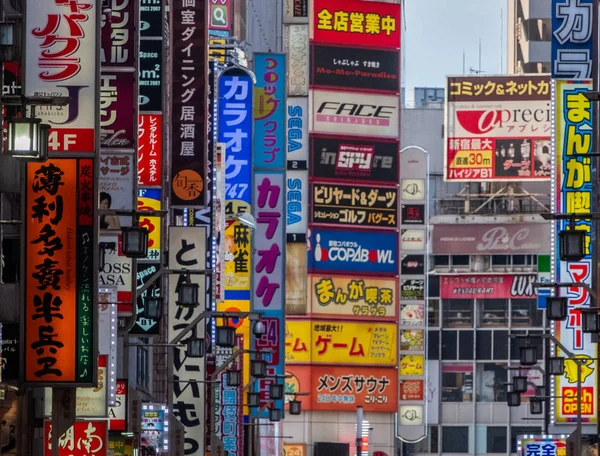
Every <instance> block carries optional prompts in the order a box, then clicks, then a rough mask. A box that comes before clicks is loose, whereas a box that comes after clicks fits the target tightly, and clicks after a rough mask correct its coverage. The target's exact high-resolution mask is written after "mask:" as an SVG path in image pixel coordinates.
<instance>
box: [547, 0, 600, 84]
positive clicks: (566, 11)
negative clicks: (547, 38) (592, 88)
mask: <svg viewBox="0 0 600 456" xmlns="http://www.w3.org/2000/svg"><path fill="white" fill-rule="evenodd" d="M593 8H594V7H593V0H552V56H551V59H552V61H551V66H552V68H551V72H552V77H553V78H555V79H589V78H591V77H592V49H593V37H592V35H593V33H592V31H593V27H594V23H595V21H594V15H593Z"/></svg>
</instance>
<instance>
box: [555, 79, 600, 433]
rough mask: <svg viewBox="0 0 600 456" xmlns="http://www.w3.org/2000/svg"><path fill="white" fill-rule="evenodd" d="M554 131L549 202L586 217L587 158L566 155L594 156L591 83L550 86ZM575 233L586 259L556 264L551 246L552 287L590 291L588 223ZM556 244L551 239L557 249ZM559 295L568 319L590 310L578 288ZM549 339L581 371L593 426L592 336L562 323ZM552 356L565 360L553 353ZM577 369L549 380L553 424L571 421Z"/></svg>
mask: <svg viewBox="0 0 600 456" xmlns="http://www.w3.org/2000/svg"><path fill="white" fill-rule="evenodd" d="M554 84H555V88H556V91H555V97H556V102H555V110H556V112H555V115H556V123H555V132H554V143H555V148H556V161H555V171H554V177H555V179H554V181H555V182H556V183H557V185H556V191H557V195H556V197H555V198H553V199H552V201H553V204H554V206H553V207H552V212H553V213H573V212H575V213H590V212H591V207H590V202H591V201H592V185H593V184H592V160H591V159H590V158H589V157H585V156H579V157H575V156H572V154H574V153H576V154H579V155H585V154H589V153H592V152H595V151H596V149H595V144H594V140H593V125H594V122H595V119H594V118H593V113H592V103H591V102H590V101H589V100H588V99H587V98H586V97H585V96H584V93H585V92H588V91H590V90H592V81H580V82H574V81H555V82H554ZM568 223H569V222H568V221H566V220H563V221H559V222H556V229H557V233H559V232H561V231H563V230H566V229H568ZM576 229H578V230H583V231H585V232H586V249H587V255H586V256H585V258H583V259H582V260H581V261H570V262H565V261H560V258H559V256H558V252H559V251H560V247H561V246H560V245H556V246H555V249H554V254H555V255H556V257H555V258H554V260H555V261H556V263H555V264H556V272H557V277H556V281H557V282H581V283H585V284H586V285H588V286H590V287H591V286H592V270H593V269H592V258H593V252H592V243H591V230H592V220H589V219H588V220H581V219H580V220H577V221H576ZM558 243H559V241H558V240H557V244H558ZM561 294H562V296H566V297H567V298H568V301H567V305H568V311H567V312H568V314H569V315H573V314H577V313H578V309H581V308H585V307H590V305H591V302H592V299H591V297H590V295H589V293H588V292H587V290H585V289H584V288H575V287H573V288H562V289H561ZM555 335H556V337H557V338H558V339H559V340H560V342H561V343H562V344H563V345H564V346H565V348H567V349H568V350H570V351H571V352H572V353H574V354H575V356H577V357H578V358H580V359H581V360H582V361H581V363H582V364H583V365H582V367H581V381H582V390H581V402H582V405H581V412H582V417H583V419H584V420H585V421H586V422H589V423H596V421H597V414H598V413H597V407H598V400H597V396H598V382H597V375H596V370H597V369H598V364H597V358H598V346H597V344H595V343H594V342H593V341H592V335H591V334H588V333H584V332H583V329H582V326H581V319H575V318H567V320H565V321H560V322H556V324H555ZM556 356H566V354H564V353H562V352H561V351H560V350H559V349H558V348H557V355H556ZM577 369H578V367H577V364H576V363H575V361H573V360H566V361H565V375H564V376H561V377H555V378H556V383H555V390H554V394H555V395H556V396H562V397H561V398H558V399H556V402H555V410H556V414H555V421H556V422H557V423H565V422H571V423H573V422H575V421H576V419H577V409H578V406H577V397H576V396H577V391H578V389H577Z"/></svg>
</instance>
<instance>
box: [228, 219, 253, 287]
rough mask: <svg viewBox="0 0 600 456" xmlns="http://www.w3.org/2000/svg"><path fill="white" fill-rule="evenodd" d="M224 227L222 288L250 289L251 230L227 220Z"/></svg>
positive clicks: (236, 222)
mask: <svg viewBox="0 0 600 456" xmlns="http://www.w3.org/2000/svg"><path fill="white" fill-rule="evenodd" d="M226 226H227V228H225V246H224V252H225V270H224V274H223V275H224V280H223V284H224V288H225V292H227V291H249V290H250V264H251V259H250V253H251V251H252V250H251V249H252V230H251V229H250V227H248V226H246V225H244V224H242V223H240V222H238V221H232V220H228V221H227V222H226Z"/></svg>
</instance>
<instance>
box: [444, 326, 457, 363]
mask: <svg viewBox="0 0 600 456" xmlns="http://www.w3.org/2000/svg"><path fill="white" fill-rule="evenodd" d="M457 337H458V334H457V331H442V359H444V360H449V361H453V360H456V358H458V353H457V350H456V340H457Z"/></svg>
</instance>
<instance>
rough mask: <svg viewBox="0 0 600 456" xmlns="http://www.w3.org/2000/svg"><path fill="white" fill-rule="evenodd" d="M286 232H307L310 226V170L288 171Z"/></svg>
mask: <svg viewBox="0 0 600 456" xmlns="http://www.w3.org/2000/svg"><path fill="white" fill-rule="evenodd" d="M286 182H287V189H286V192H287V193H286V196H287V198H286V216H287V223H286V230H285V231H286V233H288V234H306V229H307V226H308V171H288V172H287V173H286Z"/></svg>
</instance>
